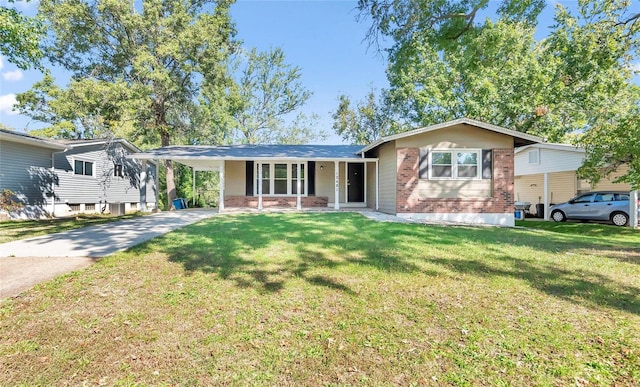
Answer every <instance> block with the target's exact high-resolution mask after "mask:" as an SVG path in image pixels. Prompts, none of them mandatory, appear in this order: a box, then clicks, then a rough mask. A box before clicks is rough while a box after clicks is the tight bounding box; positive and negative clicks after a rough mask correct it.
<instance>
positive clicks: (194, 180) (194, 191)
mask: <svg viewBox="0 0 640 387" xmlns="http://www.w3.org/2000/svg"><path fill="white" fill-rule="evenodd" d="M191 170H192V171H193V191H192V193H193V194H192V196H193V207H195V206H196V169H195V168H191Z"/></svg>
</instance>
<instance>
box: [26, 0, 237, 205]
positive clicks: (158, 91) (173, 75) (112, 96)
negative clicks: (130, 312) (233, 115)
mask: <svg viewBox="0 0 640 387" xmlns="http://www.w3.org/2000/svg"><path fill="white" fill-rule="evenodd" d="M229 6H230V2H229V1H227V0H221V1H217V2H216V1H201V0H189V1H182V0H145V1H142V2H136V1H133V0H128V1H121V0H98V1H95V2H93V1H76V0H42V1H41V2H40V8H39V9H40V14H41V15H42V16H43V17H44V18H46V20H47V23H48V27H49V29H50V32H51V39H50V40H48V41H47V42H46V44H45V48H46V51H45V52H46V54H47V57H48V59H49V60H50V61H51V62H52V63H54V64H59V65H61V66H63V67H64V68H65V69H67V70H69V71H71V72H72V73H73V76H74V82H75V81H77V82H79V84H77V85H74V84H72V85H70V88H69V89H70V90H69V91H68V92H69V93H74V92H78V93H79V94H80V95H81V96H82V97H81V99H82V98H84V99H83V100H82V101H80V102H81V103H80V106H82V107H84V104H85V103H86V105H88V106H86V109H78V111H79V112H81V114H80V117H74V116H71V117H68V118H67V117H62V119H63V120H64V121H72V122H73V121H78V120H80V121H82V120H83V119H87V118H88V119H89V120H95V121H97V125H98V126H105V124H106V126H107V127H109V126H113V125H112V124H111V123H109V121H110V120H112V119H114V120H115V121H118V122H120V123H119V124H118V126H124V125H122V122H123V121H124V122H127V123H128V125H130V126H131V127H130V128H128V130H130V131H131V130H133V131H134V133H135V135H136V136H139V137H140V138H145V139H151V140H152V141H156V140H159V143H160V144H161V145H162V146H167V145H171V144H173V143H174V142H175V141H176V139H177V138H184V137H181V136H184V135H186V134H188V133H189V132H192V131H194V130H203V129H204V128H206V130H209V131H211V130H215V129H213V128H215V127H207V126H206V125H205V123H204V122H203V121H202V120H200V121H196V122H192V121H191V120H190V118H191V115H190V113H191V112H193V111H197V110H198V106H197V103H196V101H198V97H199V95H200V94H199V93H200V90H201V86H202V85H203V84H205V83H210V84H214V83H217V82H218V81H219V80H220V79H225V78H226V77H227V75H226V70H227V69H226V67H225V66H224V64H225V63H226V60H227V58H228V57H229V55H230V54H231V53H232V52H233V51H234V50H235V48H236V42H235V41H234V35H235V30H234V27H233V24H232V23H231V19H230V16H229ZM71 90H74V91H73V92H72V91H71ZM53 99H55V97H54V98H53ZM32 100H36V101H38V100H39V101H42V100H45V101H46V100H47V99H46V97H44V98H42V95H40V94H39V93H38V91H36V92H35V98H33V99H32ZM50 102H51V104H53V102H52V100H50ZM56 102H60V104H62V105H64V104H65V103H67V102H69V100H68V99H66V98H60V100H59V101H56ZM72 102H73V101H72ZM75 102H77V101H75ZM94 107H100V111H99V112H96V111H95V109H94ZM105 108H106V109H107V111H106V112H104V111H103V110H104V109H105ZM51 110H52V111H53V112H55V113H58V112H63V111H65V108H64V107H55V108H54V107H51ZM32 111H33V112H35V111H36V110H32ZM97 113H99V114H97ZM58 119H60V118H58V117H56V118H55V120H58ZM90 124H91V125H94V122H91V123H90ZM192 137H193V135H192ZM147 141H149V140H147ZM165 169H166V176H167V178H166V184H167V191H168V192H167V197H168V204H169V205H171V199H172V198H174V197H175V182H174V179H173V165H172V163H171V162H170V161H167V162H165Z"/></svg>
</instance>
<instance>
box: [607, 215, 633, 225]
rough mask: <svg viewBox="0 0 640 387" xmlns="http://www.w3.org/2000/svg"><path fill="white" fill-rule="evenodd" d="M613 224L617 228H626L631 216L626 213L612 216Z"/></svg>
mask: <svg viewBox="0 0 640 387" xmlns="http://www.w3.org/2000/svg"><path fill="white" fill-rule="evenodd" d="M611 222H613V224H615V225H616V226H626V225H627V223H629V216H628V215H627V214H625V213H624V212H616V213H614V214H611Z"/></svg>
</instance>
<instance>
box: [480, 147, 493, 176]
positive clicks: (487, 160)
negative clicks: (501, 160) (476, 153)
mask: <svg viewBox="0 0 640 387" xmlns="http://www.w3.org/2000/svg"><path fill="white" fill-rule="evenodd" d="M492 176H493V157H492V154H491V149H483V150H482V178H483V179H491V177H492Z"/></svg>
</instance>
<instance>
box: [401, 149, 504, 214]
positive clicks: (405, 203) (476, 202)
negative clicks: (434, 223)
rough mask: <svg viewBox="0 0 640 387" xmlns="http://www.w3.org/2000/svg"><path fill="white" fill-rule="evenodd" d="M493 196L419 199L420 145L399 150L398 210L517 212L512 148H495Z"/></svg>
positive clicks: (405, 211) (424, 211)
mask: <svg viewBox="0 0 640 387" xmlns="http://www.w3.org/2000/svg"><path fill="white" fill-rule="evenodd" d="M492 153H493V175H492V176H493V179H492V181H493V184H492V192H493V195H492V197H490V198H447V199H439V198H420V197H419V194H418V180H419V175H418V173H419V171H418V167H419V160H420V150H419V149H418V148H400V149H397V153H396V155H397V164H396V165H397V167H398V169H397V171H398V172H397V181H396V189H397V194H396V195H397V196H396V212H397V213H494V214H499V213H504V214H507V213H511V214H513V211H514V188H513V184H514V177H513V173H514V166H513V149H493V152H492Z"/></svg>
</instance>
